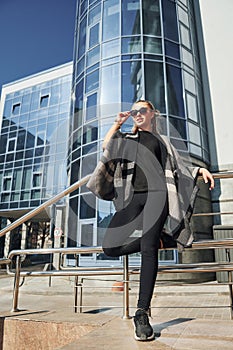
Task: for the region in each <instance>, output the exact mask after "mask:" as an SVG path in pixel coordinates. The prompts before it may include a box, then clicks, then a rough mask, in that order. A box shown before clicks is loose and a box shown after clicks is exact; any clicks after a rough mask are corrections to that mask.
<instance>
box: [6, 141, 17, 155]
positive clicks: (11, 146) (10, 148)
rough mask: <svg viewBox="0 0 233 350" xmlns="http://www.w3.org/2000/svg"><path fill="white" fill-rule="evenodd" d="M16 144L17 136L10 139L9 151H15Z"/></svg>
mask: <svg viewBox="0 0 233 350" xmlns="http://www.w3.org/2000/svg"><path fill="white" fill-rule="evenodd" d="M15 146H16V138H14V139H8V147H7V151H8V152H14V151H15Z"/></svg>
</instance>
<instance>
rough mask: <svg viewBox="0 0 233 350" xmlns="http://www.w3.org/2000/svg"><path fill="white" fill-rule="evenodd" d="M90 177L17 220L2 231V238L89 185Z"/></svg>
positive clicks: (87, 176)
mask: <svg viewBox="0 0 233 350" xmlns="http://www.w3.org/2000/svg"><path fill="white" fill-rule="evenodd" d="M90 177H91V174H88V175H86V176H85V177H83V178H82V179H81V180H79V181H77V182H75V183H74V184H73V185H71V186H69V187H67V188H66V189H65V190H63V191H62V192H60V193H58V194H57V195H55V196H54V197H52V198H50V199H48V200H47V201H46V202H44V203H42V204H41V205H39V206H38V207H36V208H35V209H33V210H31V211H30V212H29V213H27V214H25V215H23V216H22V217H21V218H19V219H17V220H15V221H14V222H12V223H11V224H9V225H8V226H6V227H4V228H3V229H2V230H1V231H0V237H2V236H4V235H5V234H6V233H7V232H9V231H11V230H13V229H14V228H16V227H18V226H19V225H21V224H23V223H24V222H25V221H27V220H29V219H31V218H32V217H34V216H35V215H36V214H39V213H40V212H41V211H43V210H44V209H45V208H47V207H49V206H50V205H51V204H54V203H56V202H57V201H58V200H59V199H61V198H63V197H65V196H66V195H67V194H69V193H71V192H73V191H75V190H77V189H78V188H79V187H81V186H83V185H85V184H86V183H87V181H88V180H89V179H90Z"/></svg>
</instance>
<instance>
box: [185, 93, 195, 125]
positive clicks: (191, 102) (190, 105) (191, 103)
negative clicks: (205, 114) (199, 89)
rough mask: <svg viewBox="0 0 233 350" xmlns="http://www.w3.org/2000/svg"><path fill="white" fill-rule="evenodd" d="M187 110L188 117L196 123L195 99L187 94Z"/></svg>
mask: <svg viewBox="0 0 233 350" xmlns="http://www.w3.org/2000/svg"><path fill="white" fill-rule="evenodd" d="M186 99H187V110H188V117H189V118H190V119H192V120H194V121H195V122H198V112H197V102H196V97H194V96H192V95H190V94H187V95H186Z"/></svg>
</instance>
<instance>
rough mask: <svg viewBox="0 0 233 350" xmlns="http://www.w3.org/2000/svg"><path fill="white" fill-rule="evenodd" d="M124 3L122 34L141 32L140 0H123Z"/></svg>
mask: <svg viewBox="0 0 233 350" xmlns="http://www.w3.org/2000/svg"><path fill="white" fill-rule="evenodd" d="M121 4H122V35H132V34H133V35H134V34H140V33H141V30H140V12H139V11H140V1H139V0H123V1H121Z"/></svg>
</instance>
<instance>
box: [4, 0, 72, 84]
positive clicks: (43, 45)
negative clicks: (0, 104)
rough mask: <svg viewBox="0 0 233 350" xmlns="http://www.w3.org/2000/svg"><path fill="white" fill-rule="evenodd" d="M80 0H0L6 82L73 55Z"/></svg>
mask: <svg viewBox="0 0 233 350" xmlns="http://www.w3.org/2000/svg"><path fill="white" fill-rule="evenodd" d="M75 10H76V0H0V90H1V87H2V85H3V84H6V83H9V82H11V81H14V80H17V79H20V78H23V77H25V76H28V75H30V74H34V73H37V72H40V71H42V70H45V69H48V68H51V67H54V66H56V65H59V64H63V63H66V62H69V61H71V60H72V58H73V39H74V27H75Z"/></svg>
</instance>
